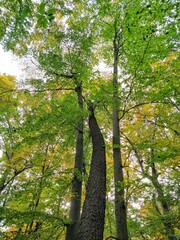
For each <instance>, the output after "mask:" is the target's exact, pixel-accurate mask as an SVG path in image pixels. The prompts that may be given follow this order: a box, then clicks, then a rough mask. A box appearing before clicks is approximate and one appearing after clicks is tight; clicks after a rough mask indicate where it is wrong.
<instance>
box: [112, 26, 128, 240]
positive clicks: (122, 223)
mask: <svg viewBox="0 0 180 240" xmlns="http://www.w3.org/2000/svg"><path fill="white" fill-rule="evenodd" d="M118 38H119V36H118V35H117V29H116V24H115V37H114V44H113V46H114V66H113V159H114V184H115V218H116V237H117V239H119V240H127V239H128V230H127V217H126V214H127V213H126V205H125V200H124V188H123V181H124V178H123V168H122V158H121V146H120V126H119V96H118V62H119V45H118V42H119V40H118Z"/></svg>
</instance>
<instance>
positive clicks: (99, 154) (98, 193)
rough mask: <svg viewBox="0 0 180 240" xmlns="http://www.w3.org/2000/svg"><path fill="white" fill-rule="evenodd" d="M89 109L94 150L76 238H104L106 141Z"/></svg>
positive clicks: (84, 239)
mask: <svg viewBox="0 0 180 240" xmlns="http://www.w3.org/2000/svg"><path fill="white" fill-rule="evenodd" d="M89 110H90V112H91V114H90V116H89V128H90V133H91V136H92V144H93V152H92V160H91V169H90V174H89V179H88V183H87V191H86V197H85V201H84V205H83V210H82V215H81V220H80V223H79V225H78V233H77V238H76V239H77V240H103V231H104V219H105V201H106V200H105V197H106V156H105V143H104V139H103V136H102V133H101V131H100V128H99V126H98V123H97V121H96V118H95V116H94V112H93V107H92V106H91V107H89Z"/></svg>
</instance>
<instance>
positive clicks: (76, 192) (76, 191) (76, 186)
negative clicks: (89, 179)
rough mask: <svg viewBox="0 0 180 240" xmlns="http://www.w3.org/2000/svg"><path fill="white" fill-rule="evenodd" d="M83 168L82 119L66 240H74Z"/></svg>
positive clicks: (80, 105)
mask: <svg viewBox="0 0 180 240" xmlns="http://www.w3.org/2000/svg"><path fill="white" fill-rule="evenodd" d="M75 90H76V92H77V97H78V104H79V108H80V109H83V98H82V89H81V86H78V87H76V89H75ZM82 168H83V118H82V119H81V121H80V122H79V124H78V126H77V138H76V155H75V164H74V177H73V181H72V198H71V208H70V213H69V219H70V221H71V223H70V224H69V225H68V226H67V232H66V240H74V239H75V235H76V230H77V225H78V222H79V218H80V210H81V195H82V181H81V179H80V176H82Z"/></svg>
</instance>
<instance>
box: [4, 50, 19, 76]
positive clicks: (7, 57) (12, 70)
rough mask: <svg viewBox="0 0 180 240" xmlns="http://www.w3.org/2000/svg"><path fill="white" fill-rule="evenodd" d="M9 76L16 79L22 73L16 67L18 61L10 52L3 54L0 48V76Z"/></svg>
mask: <svg viewBox="0 0 180 240" xmlns="http://www.w3.org/2000/svg"><path fill="white" fill-rule="evenodd" d="M3 73H6V74H9V75H12V76H15V77H16V78H18V77H19V76H20V75H21V74H22V72H21V70H20V68H19V66H18V61H16V60H15V57H14V56H13V54H12V53H11V52H5V51H4V50H3V48H2V46H0V74H3Z"/></svg>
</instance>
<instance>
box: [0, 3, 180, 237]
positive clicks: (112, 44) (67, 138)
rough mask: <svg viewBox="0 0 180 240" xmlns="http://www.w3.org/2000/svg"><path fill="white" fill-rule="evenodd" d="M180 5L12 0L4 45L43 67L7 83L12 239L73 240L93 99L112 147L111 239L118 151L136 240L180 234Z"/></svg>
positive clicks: (0, 197)
mask: <svg viewBox="0 0 180 240" xmlns="http://www.w3.org/2000/svg"><path fill="white" fill-rule="evenodd" d="M178 5H179V3H178V1H176V0H162V1H160V0H153V1H152V0H150V1H145V2H144V1H142V0H138V1H135V0H132V1H128V0H123V1H120V0H112V1H110V0H102V1H101V0H92V1H86V0H80V1H75V0H67V1H61V0H55V1H48V0H44V1H33V0H13V1H12V0H11V1H10V0H9V1H5V0H1V2H0V13H1V20H0V41H1V44H3V46H4V48H5V49H6V50H11V51H13V53H14V54H16V55H18V56H24V57H25V58H26V57H29V56H30V58H31V60H32V62H33V64H35V66H36V68H37V69H38V75H34V74H33V73H32V72H33V70H31V69H34V66H32V63H29V71H28V73H27V74H26V79H25V80H24V79H23V80H22V79H15V78H14V77H12V76H9V75H5V74H1V75H0V133H1V135H0V148H1V150H2V156H1V158H0V212H1V214H0V239H42V240H45V239H62V240H63V239H65V238H66V239H67V236H66V230H67V229H68V227H69V226H71V224H74V223H73V222H72V221H71V220H72V219H71V217H70V218H69V212H70V209H71V210H72V202H73V199H78V198H81V191H82V203H83V201H84V199H85V195H86V185H87V182H88V181H87V179H88V176H89V173H90V160H91V153H92V143H91V137H92V136H91V135H92V134H90V130H89V126H88V116H89V110H88V105H89V102H91V103H93V107H94V114H95V116H96V117H97V121H98V123H99V125H100V129H101V132H102V133H103V136H104V139H105V146H106V168H107V178H106V189H107V193H106V216H105V225H104V239H118V238H117V237H116V232H117V229H116V228H117V227H118V226H116V223H115V213H114V195H115V190H114V180H113V179H114V177H113V174H114V170H113V165H114V162H113V149H115V148H119V149H120V151H121V157H122V166H121V167H122V170H123V175H124V177H123V181H120V182H118V188H119V190H122V189H123V190H124V196H123V198H124V199H122V200H124V201H125V206H126V209H127V224H128V235H129V239H132V240H136V239H156V240H160V239H169V240H174V239H179V238H180V229H179V222H178V219H179V215H178V214H179V199H178V198H179V193H180V191H179V181H178V178H179V166H178V161H179V148H180V144H179V136H180V129H179V122H180V118H179V110H180V108H179V103H180V94H179V79H178V77H179V72H178V70H179V69H178V66H179V51H178V33H179V29H178ZM115 54H117V56H118V58H116V59H115ZM117 56H116V57H117ZM22 64H23V63H22ZM115 65H117V70H118V72H116V74H115V72H114V71H113V70H114V69H113V67H114V66H115ZM102 66H103V67H102ZM114 79H116V80H117V84H116V85H114V82H113V80H114ZM114 106H116V107H117V109H118V116H119V118H118V121H119V126H120V134H119V139H120V144H117V145H115V144H114V145H113V144H112V135H113V129H112V121H113V118H112V113H113V109H114ZM91 131H92V130H91ZM82 133H83V134H82ZM80 137H81V138H83V141H81V143H82V144H81V143H80V144H79V145H78V143H79V140H78V139H79V138H80ZM119 145H120V146H119ZM81 147H82V148H81ZM81 151H82V154H81ZM78 153H80V154H81V155H82V157H80V158H81V159H80V160H81V161H80V162H78V160H79V159H78V158H79V156H81V155H78ZM78 164H80V165H78ZM77 166H78V167H77ZM75 183H76V184H78V183H80V185H78V186H79V188H80V191H79V192H78V193H77V196H76V190H75V189H76V188H74V187H73V186H74V185H73V184H75ZM81 185H82V186H81ZM81 187H82V188H81ZM86 197H87V196H86ZM79 203H80V204H81V201H80V202H79ZM70 216H71V214H70ZM77 219H78V218H77ZM103 221H104V220H103V219H102V222H103ZM81 224H82V222H81ZM67 240H68V239H67ZM97 240H100V239H97ZM120 240H122V239H120Z"/></svg>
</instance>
